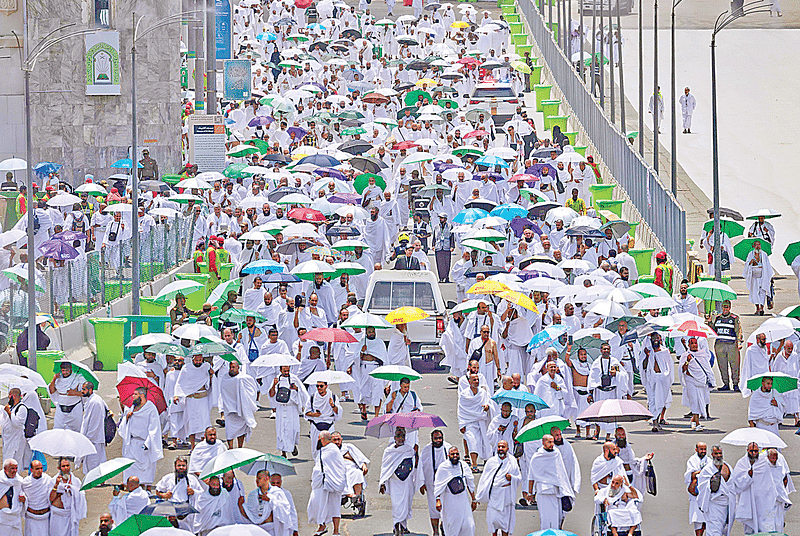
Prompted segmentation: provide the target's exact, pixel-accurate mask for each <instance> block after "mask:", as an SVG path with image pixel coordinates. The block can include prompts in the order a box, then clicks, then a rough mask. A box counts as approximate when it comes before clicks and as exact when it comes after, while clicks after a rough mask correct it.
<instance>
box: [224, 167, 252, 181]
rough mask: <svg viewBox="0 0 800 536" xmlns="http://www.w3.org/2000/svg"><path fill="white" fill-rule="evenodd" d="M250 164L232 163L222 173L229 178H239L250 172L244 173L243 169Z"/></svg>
mask: <svg viewBox="0 0 800 536" xmlns="http://www.w3.org/2000/svg"><path fill="white" fill-rule="evenodd" d="M249 165H250V164H231V165H230V166H228V167H226V168H225V171H223V172H222V174H223V175H225V176H226V177H228V178H229V179H238V178H239V177H241V176H243V175H248V173H242V170H243V169H244V168H246V167H247V166H249Z"/></svg>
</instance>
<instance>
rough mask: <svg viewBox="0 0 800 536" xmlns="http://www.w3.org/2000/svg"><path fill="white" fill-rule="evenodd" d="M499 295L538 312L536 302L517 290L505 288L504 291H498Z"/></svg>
mask: <svg viewBox="0 0 800 536" xmlns="http://www.w3.org/2000/svg"><path fill="white" fill-rule="evenodd" d="M497 296H499V297H500V298H503V299H504V300H506V301H509V302H511V303H513V304H514V305H518V306H520V307H523V308H525V309H527V310H529V311H533V312H534V313H538V312H539V309H538V308H537V307H536V303H534V301H533V300H532V299H530V297H528V296H527V295H526V294H523V293H522V292H519V291H516V290H505V291H503V292H499V293H497Z"/></svg>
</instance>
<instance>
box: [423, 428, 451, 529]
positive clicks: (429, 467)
mask: <svg viewBox="0 0 800 536" xmlns="http://www.w3.org/2000/svg"><path fill="white" fill-rule="evenodd" d="M449 450H450V444H449V443H447V442H446V441H445V440H444V434H443V433H442V431H441V430H434V431H433V432H431V442H430V443H428V444H427V445H425V446H424V447H423V448H422V450H421V451H420V453H419V466H418V470H417V486H418V487H419V492H420V494H421V495H425V497H426V498H427V500H428V516H429V517H430V520H431V527H433V536H439V523H440V522H439V520H440V519H441V514H440V512H439V510H437V509H436V496H435V495H434V494H433V489H434V481H435V479H436V470H437V469H438V468H439V465H441V464H442V463H443V462H444V461H445V460H447V452H448V451H449Z"/></svg>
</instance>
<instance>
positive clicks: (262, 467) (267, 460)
mask: <svg viewBox="0 0 800 536" xmlns="http://www.w3.org/2000/svg"><path fill="white" fill-rule="evenodd" d="M239 469H240V470H242V471H244V472H245V473H246V474H248V475H250V476H256V475H257V474H258V473H259V472H260V471H269V474H271V475H272V474H279V475H281V476H288V475H296V474H297V472H296V471H295V469H294V465H293V464H292V462H290V461H289V460H287V459H286V458H284V457H283V456H278V455H277V454H264V455H263V456H261V457H260V458H258V459H257V460H255V461H253V462H252V463H250V464H247V465H243V466H241V467H239Z"/></svg>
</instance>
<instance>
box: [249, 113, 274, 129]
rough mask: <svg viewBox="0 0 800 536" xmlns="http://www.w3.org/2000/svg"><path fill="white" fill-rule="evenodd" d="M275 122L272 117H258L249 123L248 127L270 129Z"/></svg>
mask: <svg viewBox="0 0 800 536" xmlns="http://www.w3.org/2000/svg"><path fill="white" fill-rule="evenodd" d="M273 121H275V119H273V118H272V117H269V116H267V115H257V116H255V117H254V118H252V119H251V120H250V122H249V123H247V126H248V127H268V126H269V124H270V123H272V122H273Z"/></svg>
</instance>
